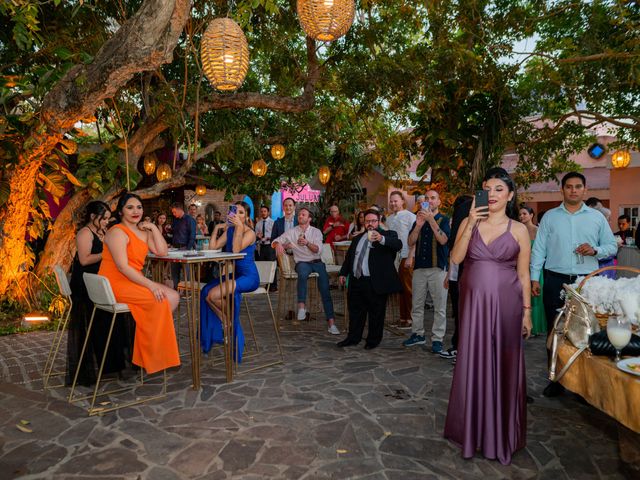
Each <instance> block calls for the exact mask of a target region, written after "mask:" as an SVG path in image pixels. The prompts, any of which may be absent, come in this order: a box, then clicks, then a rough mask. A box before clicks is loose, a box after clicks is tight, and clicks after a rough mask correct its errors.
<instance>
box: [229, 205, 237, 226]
mask: <svg viewBox="0 0 640 480" xmlns="http://www.w3.org/2000/svg"><path fill="white" fill-rule="evenodd" d="M237 212H238V206H237V205H229V212H228V213H227V223H228V224H229V225H231V218H232V217H235V216H236V213H237Z"/></svg>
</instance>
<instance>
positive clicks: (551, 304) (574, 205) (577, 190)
mask: <svg viewBox="0 0 640 480" xmlns="http://www.w3.org/2000/svg"><path fill="white" fill-rule="evenodd" d="M561 186H562V197H563V202H562V203H561V204H560V206H558V207H556V208H553V209H551V210H549V211H548V212H547V213H546V214H545V216H544V218H543V219H542V221H541V222H540V225H539V227H538V233H537V235H536V240H535V242H534V243H533V249H532V251H531V279H532V281H531V294H532V295H533V296H534V297H537V296H538V295H540V282H538V281H537V280H533V279H534V278H540V272H541V271H542V272H543V275H544V291H543V292H542V293H543V295H542V302H543V303H544V310H545V314H546V317H547V334H548V335H552V334H553V324H554V322H555V318H556V316H557V310H558V309H559V308H562V306H563V305H564V299H563V298H561V296H560V293H561V292H562V290H563V287H562V285H563V284H564V283H566V284H569V285H570V284H572V283H573V282H575V280H576V278H577V277H578V275H587V274H589V273H591V272H592V271H594V270H596V269H597V268H598V259H602V258H607V257H610V256H612V255H615V253H616V252H617V250H618V244H617V243H616V240H615V238H614V236H613V232H612V231H611V227H610V226H609V224H608V223H607V220H606V219H605V217H604V215H602V214H601V213H600V212H598V211H597V210H594V209H593V208H589V207H587V206H586V205H585V203H584V202H583V199H584V197H585V194H586V193H587V182H586V179H585V177H584V175H582V174H581V173H578V172H569V173H567V174H566V175H565V176H564V177H562V181H561ZM543 267H544V269H543ZM550 353H551V352H550V351H549V350H547V357H550ZM563 391H564V387H563V386H562V385H561V384H559V383H556V382H551V383H550V384H549V385H547V387H546V388H545V389H544V392H543V394H544V395H545V396H546V397H554V396H557V395H559V394H561V393H562V392H563Z"/></svg>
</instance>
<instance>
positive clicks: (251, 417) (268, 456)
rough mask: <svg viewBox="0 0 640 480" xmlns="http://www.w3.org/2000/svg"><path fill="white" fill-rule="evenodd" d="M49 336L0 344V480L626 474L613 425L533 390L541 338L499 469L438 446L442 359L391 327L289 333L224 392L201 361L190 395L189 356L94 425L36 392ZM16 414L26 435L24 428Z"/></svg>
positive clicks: (264, 332) (448, 368)
mask: <svg viewBox="0 0 640 480" xmlns="http://www.w3.org/2000/svg"><path fill="white" fill-rule="evenodd" d="M254 312H255V313H256V315H255V316H256V317H257V318H258V321H259V323H260V325H259V327H258V334H259V338H260V339H261V340H262V346H263V348H264V350H265V353H264V354H263V358H266V357H269V356H271V355H273V353H274V352H275V348H274V337H273V335H272V330H271V331H270V330H269V329H268V328H267V327H268V326H269V324H270V320H269V319H268V313H267V312H268V309H266V306H265V305H264V304H261V303H254ZM426 324H427V325H430V324H431V322H430V316H429V314H428V317H427V323H426ZM319 326H321V327H322V322H319ZM51 336H52V334H51V333H31V334H26V335H13V336H8V337H2V338H0V372H1V379H2V381H1V382H0V478H1V479H5V478H25V479H44V478H46V479H84V478H92V479H151V480H169V479H180V478H196V479H225V478H242V479H265V478H268V479H272V478H273V479H276V478H293V479H323V478H336V479H370V480H377V479H381V480H382V479H389V480H393V479H403V480H408V479H413V478H415V479H467V478H468V479H476V478H477V479H501V478H508V479H518V478H540V479H545V478H549V479H567V478H569V479H596V478H607V479H619V478H630V477H629V473H626V476H625V472H627V471H626V470H625V469H624V466H623V465H622V463H621V462H620V460H619V452H618V443H617V427H616V423H615V422H614V421H613V420H612V419H610V418H609V417H607V416H606V415H604V414H602V413H601V412H599V411H598V410H596V409H594V408H592V407H590V406H588V405H585V404H583V403H581V402H580V401H579V398H578V397H576V396H575V395H572V394H569V393H567V394H565V395H564V396H562V397H560V398H556V399H547V398H544V397H543V396H542V389H543V388H544V386H545V385H546V380H545V371H544V366H545V353H544V339H543V338H541V337H538V338H533V339H531V340H529V341H528V342H527V344H526V358H527V373H528V385H529V393H530V395H531V396H532V397H533V398H534V400H535V402H534V403H533V404H530V405H528V429H527V435H528V436H527V447H526V449H524V450H522V451H520V452H518V453H517V454H516V455H515V456H514V457H513V463H512V465H510V466H502V465H500V464H499V463H498V462H496V461H489V460H485V459H483V458H481V457H476V458H474V459H472V460H464V459H462V458H461V456H460V451H459V449H458V448H457V447H455V446H454V445H452V444H451V443H449V442H447V441H446V440H444V439H443V438H442V430H443V425H444V419H445V414H446V408H447V400H448V395H449V387H450V383H451V376H452V373H453V366H452V364H451V362H450V361H447V360H443V359H441V358H439V357H438V356H436V355H433V354H431V353H429V352H427V351H424V350H423V349H422V348H420V347H414V348H412V349H405V348H402V347H401V346H400V342H401V340H402V338H401V337H397V336H393V335H391V334H389V333H388V332H387V333H385V339H384V341H383V344H382V345H381V346H380V347H379V348H377V349H375V350H372V351H365V350H364V349H363V348H362V345H363V344H362V345H361V346H360V347H356V348H348V349H345V350H339V349H337V348H336V347H335V342H336V341H338V340H340V339H342V338H343V336H340V337H337V338H336V337H334V336H332V335H329V334H328V333H326V328H321V329H320V330H319V331H318V332H315V333H314V332H303V333H285V334H283V336H282V338H283V343H284V347H285V354H286V364H285V365H284V366H282V365H280V366H275V367H271V368H268V369H265V370H261V371H257V372H252V373H248V374H246V375H241V376H238V377H237V378H236V379H235V380H234V382H233V383H231V384H225V383H224V382H223V369H222V367H221V365H219V364H218V365H217V366H216V365H214V366H213V367H212V366H211V365H205V367H204V368H203V388H202V390H201V391H199V392H196V391H194V390H192V389H191V388H190V385H191V379H190V368H189V365H188V359H185V363H186V365H183V366H182V367H180V368H177V369H174V370H172V371H171V374H170V378H169V394H168V396H167V397H166V398H165V399H164V400H160V401H155V402H153V403H149V404H146V405H141V406H136V407H131V408H128V409H124V410H120V411H119V412H114V413H109V414H106V415H105V416H103V417H91V418H89V417H87V416H86V413H85V411H84V410H82V409H81V408H80V407H77V406H72V405H69V404H67V403H66V402H65V401H63V400H62V395H63V394H64V392H66V391H67V390H65V389H59V390H54V391H52V393H50V394H49V395H48V396H45V395H44V394H43V393H42V390H41V380H40V373H39V369H40V368H41V366H42V364H43V362H44V359H45V357H46V353H47V351H48V346H49V343H50V341H51ZM182 343H183V344H186V342H185V341H184V340H183V341H182ZM208 361H210V360H208ZM257 361H258V359H255V358H254V359H247V360H246V362H245V364H244V365H243V367H244V368H246V367H249V366H251V365H255V364H256V362H257ZM20 420H28V421H29V422H30V424H29V428H31V429H32V430H33V433H23V432H21V431H20V430H19V429H18V428H17V427H16V424H17V423H19V422H20Z"/></svg>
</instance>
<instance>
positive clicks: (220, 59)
mask: <svg viewBox="0 0 640 480" xmlns="http://www.w3.org/2000/svg"><path fill="white" fill-rule="evenodd" d="M200 56H201V58H202V69H203V70H204V74H205V75H206V77H207V78H208V79H209V81H210V82H211V85H213V88H215V89H216V90H221V91H227V92H228V91H233V90H237V89H238V88H240V86H241V85H242V83H243V82H244V78H245V77H246V76H247V71H248V70H249V45H248V44H247V39H246V37H245V36H244V32H243V31H242V29H241V28H240V25H238V24H237V23H236V22H234V21H233V20H231V19H230V18H216V19H214V20H212V21H211V23H210V24H209V26H208V27H207V29H206V30H205V32H204V36H203V37H202V48H201V51H200Z"/></svg>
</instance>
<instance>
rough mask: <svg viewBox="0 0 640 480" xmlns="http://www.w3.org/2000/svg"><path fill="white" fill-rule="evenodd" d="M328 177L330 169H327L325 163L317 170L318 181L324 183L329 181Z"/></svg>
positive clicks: (329, 176)
mask: <svg viewBox="0 0 640 480" xmlns="http://www.w3.org/2000/svg"><path fill="white" fill-rule="evenodd" d="M330 178H331V170H330V169H329V167H327V166H326V165H325V166H323V167H320V170H318V179H319V180H320V183H321V184H323V185H326V184H327V183H329V179H330Z"/></svg>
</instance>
